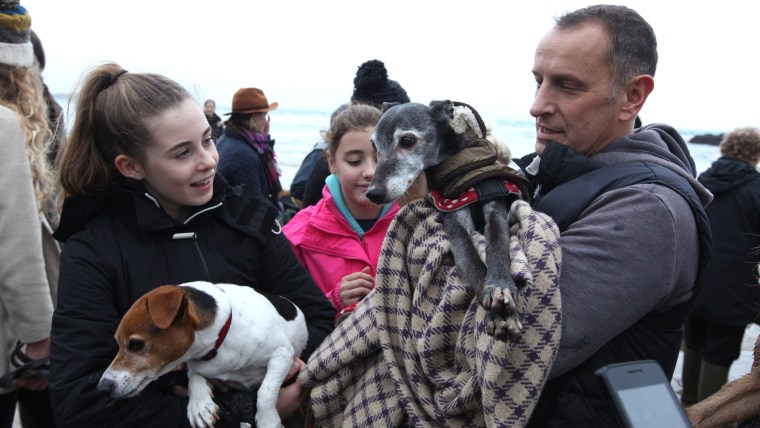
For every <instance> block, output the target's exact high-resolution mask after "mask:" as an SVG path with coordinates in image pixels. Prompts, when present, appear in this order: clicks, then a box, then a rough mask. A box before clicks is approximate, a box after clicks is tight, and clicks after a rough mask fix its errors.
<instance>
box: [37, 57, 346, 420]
mask: <svg viewBox="0 0 760 428" xmlns="http://www.w3.org/2000/svg"><path fill="white" fill-rule="evenodd" d="M217 161H218V154H217V151H216V146H215V144H214V141H213V138H212V134H211V127H210V126H209V125H208V122H207V121H206V118H205V117H204V114H203V112H202V111H201V109H200V106H199V105H198V103H197V102H196V101H195V100H194V99H193V98H192V97H191V95H190V93H189V92H188V91H187V90H186V89H184V88H183V87H182V86H180V85H179V84H178V83H176V82H174V81H172V80H170V79H168V78H166V77H164V76H161V75H157V74H148V73H128V72H127V71H126V70H124V69H122V68H121V67H120V66H119V65H117V64H113V63H110V64H104V65H102V66H99V67H97V68H95V69H94V70H92V71H91V72H90V73H89V74H88V75H87V76H86V77H85V81H84V84H83V87H82V90H81V93H80V94H79V98H78V104H77V113H76V120H75V122H74V126H73V128H72V133H71V137H70V139H69V141H68V143H67V144H66V146H65V149H64V152H63V157H62V159H61V162H60V177H61V185H62V187H63V190H64V191H65V194H66V199H65V201H64V203H63V211H62V214H61V222H60V226H59V227H58V229H57V230H56V234H55V236H56V238H58V239H59V240H60V241H62V242H65V243H66V245H65V246H64V247H63V253H62V255H61V271H60V274H61V275H60V288H59V295H58V306H57V307H56V310H55V313H54V316H53V326H52V334H51V338H52V358H51V372H50V373H51V374H50V392H51V396H52V401H53V408H54V411H55V416H56V420H57V422H58V423H59V424H60V425H61V426H71V427H82V426H109V425H113V426H116V425H118V426H129V427H140V428H145V427H153V426H155V427H185V426H188V425H189V422H188V420H187V418H186V407H187V398H186V397H185V396H184V395H185V394H184V393H183V392H184V390H183V387H184V386H185V385H186V383H187V373H186V372H184V371H174V372H170V373H168V374H166V375H164V376H162V377H161V378H159V379H158V380H156V381H155V382H153V383H151V384H149V385H148V386H147V387H146V388H145V390H144V391H143V392H142V393H140V394H139V395H138V396H136V397H132V398H127V399H123V400H119V401H117V402H115V403H111V402H109V399H108V398H107V397H105V396H103V395H101V394H99V393H98V392H97V391H96V386H97V384H98V381H99V380H100V376H101V375H102V373H103V371H104V370H105V369H106V367H108V365H109V364H110V362H111V360H112V359H113V357H114V356H115V355H116V353H117V350H118V346H117V344H116V343H115V341H114V340H113V335H114V332H115V331H116V328H117V326H118V324H119V322H120V320H121V318H122V316H123V315H124V313H125V312H126V311H127V310H128V309H129V308H130V306H131V305H132V303H134V301H135V300H137V299H138V298H139V297H140V296H142V295H144V294H145V293H146V292H148V291H150V290H152V289H154V288H156V287H158V286H160V285H163V284H181V283H185V282H190V281H196V280H203V281H209V282H213V283H219V282H225V283H232V284H239V285H248V286H251V287H253V288H255V289H256V290H258V291H261V292H267V293H270V294H274V295H279V296H283V297H285V298H287V299H289V300H291V301H292V302H293V303H295V304H296V305H298V306H299V307H300V308H301V310H302V311H303V313H304V315H305V316H306V323H307V326H308V329H309V339H308V345H307V348H306V349H305V350H304V352H303V354H302V355H301V356H300V357H301V358H302V359H304V360H305V359H306V358H308V357H309V354H310V353H311V352H312V350H313V349H314V347H315V346H317V345H318V344H319V343H320V342H321V341H322V340H323V339H324V337H325V336H326V335H327V334H328V333H329V332H330V331H331V329H332V319H333V317H334V315H335V311H334V309H333V308H332V306H331V305H330V303H329V302H328V301H327V299H325V297H324V295H323V294H322V293H321V292H320V290H319V289H318V288H317V287H316V286H315V284H314V282H313V281H312V280H311V278H310V277H309V274H308V272H306V270H305V269H303V267H302V266H301V265H300V263H299V262H298V259H297V258H296V257H295V256H294V254H293V252H292V250H291V249H290V245H289V243H288V241H287V239H285V237H284V236H283V235H282V234H280V233H279V232H280V229H279V227H278V226H277V225H276V222H275V217H276V210H275V209H274V207H272V206H271V204H269V203H268V202H267V201H266V200H265V199H263V198H260V197H258V196H256V195H253V194H251V193H249V192H248V191H247V190H246V189H245V188H243V187H231V186H229V185H228V184H227V182H226V181H225V180H224V178H223V177H221V176H220V175H218V174H217V170H216V168H217ZM233 328H235V327H234V324H233ZM252 328H256V327H255V326H254V327H252ZM302 366H303V362H302V361H301V360H299V359H296V361H294V364H293V368H292V369H291V373H290V375H291V377H292V375H294V374H295V373H296V372H297V371H298V370H299V369H300V368H301V367H302ZM230 391H233V390H230ZM214 395H215V401H217V403H218V404H219V405H220V407H221V412H220V415H219V416H220V417H221V420H220V421H219V422H218V423H217V424H216V426H217V427H221V426H234V427H238V426H240V423H241V422H249V423H250V422H252V421H253V419H252V418H253V412H254V409H255V405H254V403H255V393H253V395H254V397H252V396H251V395H252V393H250V392H229V393H226V394H224V393H221V392H220V391H219V390H217V391H215V393H214ZM304 397H305V394H304V391H303V389H302V387H301V385H300V384H299V383H298V382H297V381H296V382H294V383H292V384H291V385H289V386H287V387H285V388H283V389H282V390H281V391H280V395H279V400H278V410H279V411H280V415H281V416H282V417H283V418H285V417H287V416H289V415H291V414H293V413H294V412H295V411H296V410H297V408H298V407H299V406H300V405H301V402H302V400H303V398H304Z"/></svg>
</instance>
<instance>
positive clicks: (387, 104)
mask: <svg viewBox="0 0 760 428" xmlns="http://www.w3.org/2000/svg"><path fill="white" fill-rule="evenodd" d="M399 104H401V103H397V102H392V103H386V102H384V103H383V108H382V111H383V113H385V112H386V111H388V109H390V108H391V107H395V106H397V105H399Z"/></svg>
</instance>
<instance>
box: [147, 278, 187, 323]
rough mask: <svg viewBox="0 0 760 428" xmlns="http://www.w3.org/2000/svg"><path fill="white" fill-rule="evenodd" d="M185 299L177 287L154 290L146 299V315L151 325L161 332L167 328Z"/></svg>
mask: <svg viewBox="0 0 760 428" xmlns="http://www.w3.org/2000/svg"><path fill="white" fill-rule="evenodd" d="M186 298H187V297H186V296H185V293H184V292H182V290H180V289H179V287H175V286H171V285H164V286H162V287H159V288H158V289H156V291H155V292H154V293H152V294H151V295H150V296H149V297H148V299H147V301H148V313H149V314H150V318H151V320H153V324H155V325H156V327H158V328H160V329H162V330H163V329H166V328H169V326H170V325H172V322H174V319H175V318H176V317H177V313H179V311H180V308H181V307H182V303H183V301H184V300H185V299H186Z"/></svg>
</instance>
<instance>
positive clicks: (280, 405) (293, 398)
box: [277, 357, 308, 419]
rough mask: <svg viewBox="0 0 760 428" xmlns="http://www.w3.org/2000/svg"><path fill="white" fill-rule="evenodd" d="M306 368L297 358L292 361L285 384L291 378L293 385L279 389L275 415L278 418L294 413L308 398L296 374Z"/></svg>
mask: <svg viewBox="0 0 760 428" xmlns="http://www.w3.org/2000/svg"><path fill="white" fill-rule="evenodd" d="M304 367H306V363H304V362H303V361H301V359H299V358H298V357H296V358H294V359H293V365H292V366H291V367H290V371H289V372H288V375H287V376H286V377H285V383H287V381H288V380H290V379H292V378H294V377H295V378H296V379H295V381H294V382H293V383H291V384H290V385H288V386H286V387H284V388H281V389H280V395H279V396H278V397H277V413H279V414H280V418H282V419H285V418H288V417H290V416H291V415H292V414H293V413H295V412H296V411H297V410H298V409H299V408H300V407H301V405H302V404H303V402H304V401H305V400H306V397H308V394H307V391H306V389H304V387H303V385H301V382H299V381H298V378H297V377H298V373H299V372H300V371H301V370H303V368H304Z"/></svg>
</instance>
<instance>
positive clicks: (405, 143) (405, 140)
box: [398, 135, 417, 149]
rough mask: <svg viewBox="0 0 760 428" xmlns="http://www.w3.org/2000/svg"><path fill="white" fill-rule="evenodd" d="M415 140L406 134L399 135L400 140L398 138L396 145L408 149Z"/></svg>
mask: <svg viewBox="0 0 760 428" xmlns="http://www.w3.org/2000/svg"><path fill="white" fill-rule="evenodd" d="M415 141H417V140H416V139H415V138H414V137H410V136H408V135H406V136H403V137H401V140H399V142H398V145H399V147H401V148H402V149H408V148H410V147H412V146H413V145H414V143H415Z"/></svg>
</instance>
